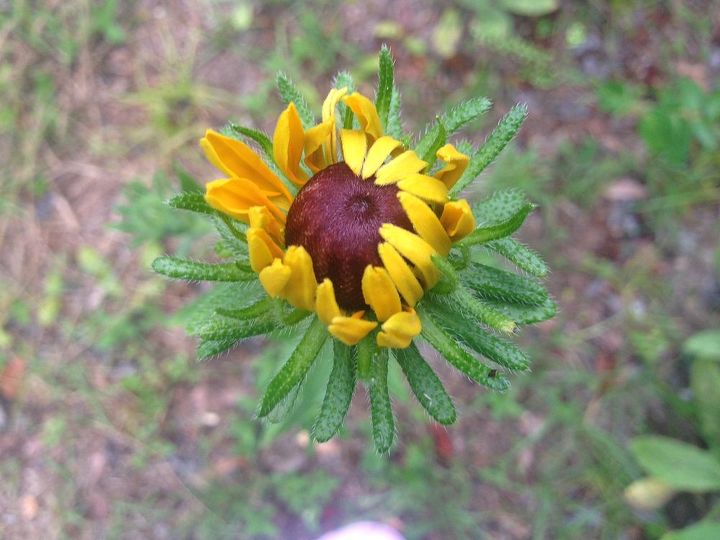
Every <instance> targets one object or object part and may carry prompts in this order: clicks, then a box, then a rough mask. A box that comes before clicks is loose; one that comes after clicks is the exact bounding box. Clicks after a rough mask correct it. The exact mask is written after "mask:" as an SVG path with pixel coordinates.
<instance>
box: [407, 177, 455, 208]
mask: <svg viewBox="0 0 720 540" xmlns="http://www.w3.org/2000/svg"><path fill="white" fill-rule="evenodd" d="M397 186H398V187H399V188H400V189H402V190H403V191H407V192H408V193H412V194H413V195H417V196H418V197H420V198H421V199H424V200H426V201H429V202H433V203H441V204H442V203H444V202H445V201H447V187H446V186H445V184H443V183H442V182H441V181H440V180H437V179H435V178H433V177H432V176H427V175H425V174H410V175H408V176H406V177H405V178H403V179H402V180H400V181H399V182H398V183H397Z"/></svg>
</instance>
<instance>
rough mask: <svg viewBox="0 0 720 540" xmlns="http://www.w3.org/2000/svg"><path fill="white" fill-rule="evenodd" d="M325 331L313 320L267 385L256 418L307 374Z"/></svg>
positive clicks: (268, 410)
mask: <svg viewBox="0 0 720 540" xmlns="http://www.w3.org/2000/svg"><path fill="white" fill-rule="evenodd" d="M327 336H328V334H327V329H326V328H325V325H323V323H322V322H321V321H320V319H318V318H314V319H313V320H312V322H311V323H310V327H309V328H308V330H307V331H306V333H305V335H304V336H303V338H302V340H301V341H300V343H299V344H298V347H297V349H295V351H294V352H293V354H292V355H291V356H290V358H289V359H288V361H287V362H285V364H284V365H283V367H282V369H281V370H280V372H279V373H278V374H277V375H276V376H275V378H274V379H273V380H272V381H271V382H270V384H269V385H268V388H267V390H266V391H265V395H264V396H263V399H262V403H261V405H260V410H259V412H258V416H260V417H262V416H267V415H268V414H269V413H270V412H271V411H272V410H273V409H274V408H275V406H276V405H277V404H278V403H280V401H282V399H283V398H285V396H287V395H288V393H289V392H290V391H291V390H292V389H293V388H295V386H297V385H298V384H300V382H301V381H302V379H303V378H304V377H305V375H306V374H307V372H308V370H309V369H310V366H312V363H313V361H314V360H315V358H316V357H317V355H318V353H319V352H320V349H321V348H322V346H323V344H324V343H325V340H326V339H327Z"/></svg>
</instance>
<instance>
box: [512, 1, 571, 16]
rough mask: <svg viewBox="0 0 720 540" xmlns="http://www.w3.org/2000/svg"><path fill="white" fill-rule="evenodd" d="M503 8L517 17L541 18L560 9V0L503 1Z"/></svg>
mask: <svg viewBox="0 0 720 540" xmlns="http://www.w3.org/2000/svg"><path fill="white" fill-rule="evenodd" d="M500 3H501V4H502V6H503V7H504V8H505V9H506V10H508V11H509V12H511V13H514V14H515V15H524V16H525V17H541V16H542V15H547V14H549V13H552V12H553V11H557V9H558V8H559V7H560V3H559V0H501V2H500Z"/></svg>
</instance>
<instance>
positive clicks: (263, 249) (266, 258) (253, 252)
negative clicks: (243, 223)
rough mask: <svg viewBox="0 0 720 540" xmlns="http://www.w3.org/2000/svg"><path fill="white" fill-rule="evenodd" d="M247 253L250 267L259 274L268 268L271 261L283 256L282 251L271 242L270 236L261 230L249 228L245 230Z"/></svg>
mask: <svg viewBox="0 0 720 540" xmlns="http://www.w3.org/2000/svg"><path fill="white" fill-rule="evenodd" d="M247 242H248V252H249V255H250V267H251V268H252V269H253V270H254V271H255V272H260V271H261V270H263V269H264V268H266V267H268V266H270V265H271V264H272V262H273V259H275V258H276V257H277V258H280V257H282V256H283V252H282V249H280V248H279V247H278V245H277V244H276V243H275V242H273V240H272V238H270V235H269V234H268V233H266V232H265V231H263V230H262V229H256V228H255V227H250V228H249V229H248V230H247Z"/></svg>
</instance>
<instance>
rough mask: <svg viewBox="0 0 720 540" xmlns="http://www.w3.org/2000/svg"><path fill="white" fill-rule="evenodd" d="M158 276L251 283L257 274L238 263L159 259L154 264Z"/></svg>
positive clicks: (170, 258)
mask: <svg viewBox="0 0 720 540" xmlns="http://www.w3.org/2000/svg"><path fill="white" fill-rule="evenodd" d="M152 268H153V270H155V271H156V272H157V273H158V274H163V275H164V276H167V277H171V278H175V279H185V280H188V281H200V280H202V281H249V280H251V279H255V274H254V273H253V271H252V270H251V269H250V267H249V266H246V265H244V264H241V263H237V262H230V263H222V264H208V263H200V262H196V261H190V260H187V259H179V258H177V257H158V258H157V259H155V260H154V261H153V263H152Z"/></svg>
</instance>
